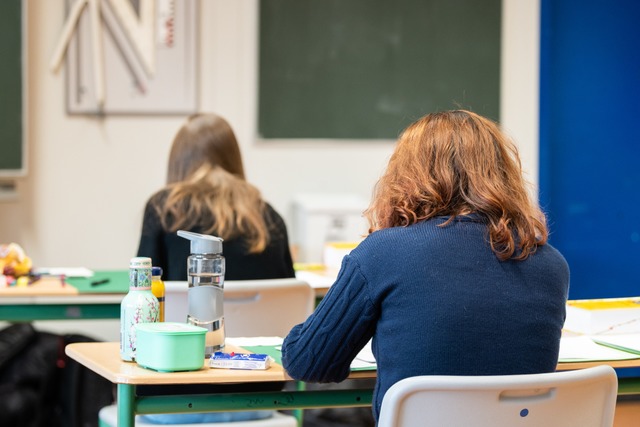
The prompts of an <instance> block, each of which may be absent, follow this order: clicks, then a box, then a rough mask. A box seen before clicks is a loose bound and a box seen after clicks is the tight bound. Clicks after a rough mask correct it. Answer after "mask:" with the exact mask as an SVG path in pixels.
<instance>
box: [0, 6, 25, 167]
mask: <svg viewBox="0 0 640 427" xmlns="http://www.w3.org/2000/svg"><path fill="white" fill-rule="evenodd" d="M0 58H2V61H0V175H11V174H16V175H18V174H20V173H21V172H22V171H23V169H24V166H25V165H24V150H23V145H22V143H23V142H22V5H21V0H1V1H0Z"/></svg>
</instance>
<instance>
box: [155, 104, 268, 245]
mask: <svg viewBox="0 0 640 427" xmlns="http://www.w3.org/2000/svg"><path fill="white" fill-rule="evenodd" d="M165 191H166V198H163V201H162V202H161V203H159V204H157V205H156V210H157V211H158V214H159V217H160V218H161V222H162V226H163V228H164V229H165V230H167V231H169V232H175V231H177V230H179V229H187V230H189V229H192V228H194V227H200V228H201V230H200V231H201V232H202V233H204V234H215V235H216V236H219V237H222V238H223V239H225V240H228V239H233V238H237V237H239V236H243V237H244V238H245V239H246V240H247V242H248V243H249V247H248V249H249V252H250V253H259V252H262V251H263V250H264V249H265V248H266V247H267V245H268V243H269V226H268V224H267V223H266V221H265V217H264V212H265V209H266V204H265V202H264V201H263V200H262V197H261V194H260V192H259V190H258V189H257V188H256V187H254V186H253V185H251V184H249V183H248V182H247V181H246V180H245V176H244V167H243V165H242V157H241V155H240V147H239V146H238V142H237V140H236V137H235V135H234V133H233V130H232V129H231V126H229V124H228V123H227V121H226V120H224V119H223V118H222V117H220V116H217V115H215V114H195V115H192V116H191V117H189V119H188V120H187V122H186V123H185V124H184V125H183V126H182V128H181V129H180V130H179V131H178V133H177V134H176V136H175V138H174V140H173V145H172V147H171V152H170V154H169V165H168V169H167V186H166V188H165Z"/></svg>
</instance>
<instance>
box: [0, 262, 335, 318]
mask: <svg viewBox="0 0 640 427" xmlns="http://www.w3.org/2000/svg"><path fill="white" fill-rule="evenodd" d="M301 275H302V276H303V277H299V278H300V279H301V280H305V281H307V282H308V283H309V284H310V285H311V287H312V288H313V289H314V291H315V293H316V297H317V298H318V299H321V298H322V297H323V296H324V295H325V294H326V293H327V291H328V290H329V287H330V286H331V284H333V280H334V279H335V273H333V272H332V273H330V274H326V275H324V273H317V272H313V273H311V274H310V275H308V274H306V273H305V272H302V274H301ZM105 279H107V280H108V282H107V283H104V284H101V285H99V286H91V282H96V281H97V282H101V281H103V280H105ZM308 279H310V280H308ZM66 282H67V283H68V284H70V285H72V286H74V287H75V288H76V289H77V290H78V292H77V293H76V294H74V295H53V294H51V293H48V292H44V293H43V294H38V293H35V292H29V293H28V294H25V295H15V294H11V295H3V294H2V293H0V320H4V321H9V322H30V321H34V320H77V319H119V318H120V303H121V302H122V298H123V297H124V296H125V295H126V293H127V292H128V291H129V271H128V270H109V271H94V275H93V276H92V277H89V278H85V277H69V278H67V279H66Z"/></svg>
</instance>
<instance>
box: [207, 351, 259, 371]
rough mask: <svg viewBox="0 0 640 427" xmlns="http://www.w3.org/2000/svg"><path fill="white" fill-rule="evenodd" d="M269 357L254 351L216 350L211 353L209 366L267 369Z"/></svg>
mask: <svg viewBox="0 0 640 427" xmlns="http://www.w3.org/2000/svg"><path fill="white" fill-rule="evenodd" d="M270 363H271V357H269V355H267V354H255V353H223V352H221V351H217V352H215V353H213V354H212V355H211V359H209V366H210V367H211V368H226V369H269V365H270Z"/></svg>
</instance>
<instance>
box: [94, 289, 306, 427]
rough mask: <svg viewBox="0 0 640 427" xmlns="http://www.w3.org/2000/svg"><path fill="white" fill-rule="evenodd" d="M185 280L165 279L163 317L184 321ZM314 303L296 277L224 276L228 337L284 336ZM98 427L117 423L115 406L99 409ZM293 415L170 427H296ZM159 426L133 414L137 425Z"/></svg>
mask: <svg viewBox="0 0 640 427" xmlns="http://www.w3.org/2000/svg"><path fill="white" fill-rule="evenodd" d="M188 289H189V288H188V285H187V282H186V281H178V282H165V321H166V322H186V320H187V313H188V298H187V293H188ZM314 307H315V293H314V291H313V289H312V288H311V287H310V286H309V284H307V283H306V282H304V281H302V280H298V279H295V278H287V279H265V280H236V281H231V280H226V281H225V282H224V324H225V334H226V336H227V337H258V336H280V337H285V336H286V335H287V334H288V333H289V330H291V328H292V327H293V326H294V325H296V324H298V323H301V322H303V321H304V320H305V319H306V318H307V317H308V316H309V315H310V314H311V313H312V312H313V309H314ZM99 419H100V427H117V423H116V421H117V407H116V406H115V405H111V406H107V407H105V408H102V409H101V410H100V415H99ZM297 425H298V421H297V419H296V417H294V416H291V415H285V414H281V413H278V412H276V413H275V414H274V416H273V417H271V418H266V419H262V420H252V421H234V422H229V423H213V424H212V423H203V424H172V426H173V427H296V426H297ZM146 426H158V424H150V423H146V422H144V420H143V419H140V417H136V427H146Z"/></svg>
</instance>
